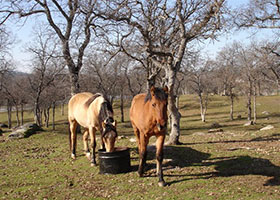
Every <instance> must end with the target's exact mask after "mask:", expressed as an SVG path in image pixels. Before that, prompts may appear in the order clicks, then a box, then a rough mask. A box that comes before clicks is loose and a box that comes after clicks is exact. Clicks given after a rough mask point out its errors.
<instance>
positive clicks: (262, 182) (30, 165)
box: [0, 96, 280, 200]
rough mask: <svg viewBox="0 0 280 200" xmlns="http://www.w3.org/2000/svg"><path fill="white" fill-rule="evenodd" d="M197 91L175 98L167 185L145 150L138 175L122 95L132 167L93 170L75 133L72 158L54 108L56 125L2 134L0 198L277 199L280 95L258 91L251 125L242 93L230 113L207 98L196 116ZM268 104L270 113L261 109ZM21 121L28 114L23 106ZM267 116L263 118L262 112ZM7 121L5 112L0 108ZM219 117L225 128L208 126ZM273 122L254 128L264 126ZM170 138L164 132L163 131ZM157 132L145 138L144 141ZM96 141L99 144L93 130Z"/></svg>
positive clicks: (221, 102)
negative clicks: (176, 130) (177, 124)
mask: <svg viewBox="0 0 280 200" xmlns="http://www.w3.org/2000/svg"><path fill="white" fill-rule="evenodd" d="M197 102H198V101H197V97H196V96H182V97H181V98H180V112H181V114H182V119H181V128H182V130H181V137H180V140H181V142H183V143H184V144H183V145H180V146H167V147H166V148H165V149H164V153H165V160H164V165H163V166H164V178H165V181H166V182H167V183H168V186H167V187H164V188H160V187H158V185H157V177H156V174H155V172H156V170H155V163H156V162H155V156H154V153H153V152H149V154H148V161H147V163H148V166H147V171H146V173H145V177H144V178H139V177H138V175H137V172H136V170H137V165H138V154H137V151H136V144H135V143H133V142H130V141H129V140H130V139H131V138H134V135H133V132H132V128H131V126H130V123H129V118H128V109H129V102H127V106H126V110H125V123H120V114H119V113H120V111H119V106H118V102H117V103H116V104H115V105H114V110H115V115H116V119H117V120H118V133H119V135H124V136H125V137H124V138H123V139H119V140H118V141H117V143H116V145H117V146H128V147H130V148H131V165H132V168H133V170H132V172H130V173H125V174H117V175H102V174H99V169H98V166H97V167H91V166H90V163H89V161H88V160H87V158H86V157H85V156H83V153H82V145H83V144H82V136H81V135H79V136H78V149H77V154H78V157H77V159H76V160H75V161H73V160H71V159H70V152H69V143H68V133H67V124H65V123H64V122H66V118H67V116H66V115H64V116H61V114H60V111H57V112H56V113H57V116H56V118H57V120H58V121H57V125H56V128H57V130H56V131H52V130H51V128H49V129H45V131H43V132H40V133H39V134H36V135H32V136H31V137H29V138H25V139H21V140H7V135H8V134H9V130H7V129H4V131H5V133H4V136H0V188H1V189H0V199H225V200H227V199H254V200H255V199H279V197H280V187H279V186H280V153H279V145H280V143H279V139H280V123H279V122H280V104H279V102H280V97H279V96H270V97H259V98H258V107H257V112H258V120H257V124H256V125H253V126H249V127H245V126H243V124H245V123H246V122H247V120H246V112H245V111H246V108H245V105H246V100H245V99H243V98H240V99H239V101H238V102H236V106H235V115H234V116H235V118H236V116H237V115H239V114H241V116H242V119H241V120H237V119H235V120H233V121H230V120H229V101H228V99H227V98H226V97H218V96H213V97H211V101H210V103H209V109H208V111H207V117H206V120H207V121H206V123H203V122H201V120H200V113H199V105H198V103H197ZM263 111H268V112H269V115H268V116H267V115H264V114H262V112H263ZM25 116H26V121H31V120H32V114H31V113H26V114H25ZM267 118H269V119H267ZM0 121H1V122H4V123H6V115H5V114H4V113H1V114H0ZM214 122H218V123H219V124H221V125H222V127H221V128H222V129H223V130H224V132H221V133H208V129H209V128H210V126H211V124H212V123H214ZM268 124H271V125H273V126H274V127H275V128H274V129H272V130H269V131H259V129H260V128H261V127H263V126H265V125H268ZM167 139H168V138H167ZM154 141H155V139H154V138H153V139H152V138H151V140H150V144H153V143H154ZM97 143H98V147H99V144H100V141H99V137H98V141H97Z"/></svg>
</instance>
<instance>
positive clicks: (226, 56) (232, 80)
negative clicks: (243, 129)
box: [216, 43, 240, 120]
mask: <svg viewBox="0 0 280 200" xmlns="http://www.w3.org/2000/svg"><path fill="white" fill-rule="evenodd" d="M216 65H217V66H216V67H217V77H218V79H219V81H220V82H221V83H222V89H223V95H226V96H228V97H229V98H230V119H231V120H233V112H234V99H235V98H236V97H237V92H236V91H235V89H236V86H237V84H238V79H239V77H240V70H239V67H238V44H236V43H234V44H232V45H230V46H227V47H225V48H224V49H222V50H221V51H220V52H219V53H218V55H217V57H216Z"/></svg>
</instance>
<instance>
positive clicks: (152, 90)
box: [151, 86, 156, 96]
mask: <svg viewBox="0 0 280 200" xmlns="http://www.w3.org/2000/svg"><path fill="white" fill-rule="evenodd" d="M155 90H156V88H155V86H152V87H151V95H152V96H154V95H155Z"/></svg>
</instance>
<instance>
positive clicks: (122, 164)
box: [98, 147, 131, 174]
mask: <svg viewBox="0 0 280 200" xmlns="http://www.w3.org/2000/svg"><path fill="white" fill-rule="evenodd" d="M98 156H99V170H100V174H119V173H126V172H130V171H131V165H130V153H129V148H127V147H116V148H115V151H113V152H106V151H105V150H103V149H100V150H98Z"/></svg>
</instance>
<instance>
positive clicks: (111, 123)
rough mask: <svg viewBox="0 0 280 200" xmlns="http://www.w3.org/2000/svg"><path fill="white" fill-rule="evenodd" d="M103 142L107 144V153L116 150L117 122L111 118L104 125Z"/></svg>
mask: <svg viewBox="0 0 280 200" xmlns="http://www.w3.org/2000/svg"><path fill="white" fill-rule="evenodd" d="M102 128H103V131H102V137H101V138H102V140H103V142H104V144H105V149H106V152H113V151H114V149H115V141H116V138H117V136H118V134H117V129H116V121H115V120H114V119H113V118H112V117H110V118H108V119H106V120H104V122H103V123H102Z"/></svg>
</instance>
